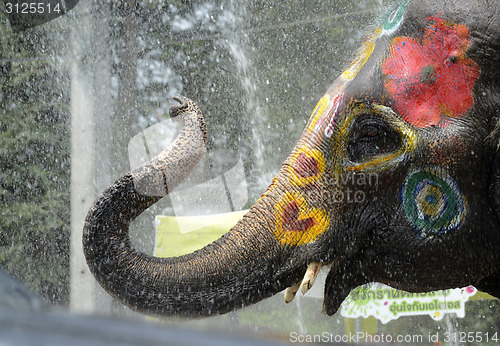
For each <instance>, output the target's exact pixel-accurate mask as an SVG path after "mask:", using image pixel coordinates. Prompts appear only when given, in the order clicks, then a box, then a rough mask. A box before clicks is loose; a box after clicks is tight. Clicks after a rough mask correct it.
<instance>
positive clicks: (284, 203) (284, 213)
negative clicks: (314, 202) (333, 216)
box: [274, 192, 330, 246]
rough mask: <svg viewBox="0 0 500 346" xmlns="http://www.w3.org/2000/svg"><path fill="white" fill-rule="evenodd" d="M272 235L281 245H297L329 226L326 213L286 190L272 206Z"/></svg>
mask: <svg viewBox="0 0 500 346" xmlns="http://www.w3.org/2000/svg"><path fill="white" fill-rule="evenodd" d="M274 216H275V218H276V220H277V221H276V228H275V231H274V235H275V237H276V239H278V240H279V242H280V243H281V244H283V245H289V246H297V245H303V244H307V243H310V242H312V241H314V240H316V239H317V238H318V237H319V236H320V235H321V234H323V233H324V232H325V231H326V230H327V229H328V228H329V226H330V218H329V215H328V213H327V212H326V211H325V210H323V209H320V208H314V207H309V206H308V204H307V201H306V200H305V199H304V197H302V196H301V195H300V194H298V193H291V192H287V193H286V194H285V195H284V196H283V198H282V199H281V201H280V202H279V203H278V204H277V205H276V206H275V207H274Z"/></svg>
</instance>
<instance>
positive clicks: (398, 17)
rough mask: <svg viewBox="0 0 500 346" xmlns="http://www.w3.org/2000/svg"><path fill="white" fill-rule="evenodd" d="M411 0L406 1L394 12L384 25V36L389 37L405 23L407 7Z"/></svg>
mask: <svg viewBox="0 0 500 346" xmlns="http://www.w3.org/2000/svg"><path fill="white" fill-rule="evenodd" d="M408 2H409V0H404V1H403V2H402V3H401V4H400V5H399V7H398V8H396V9H395V10H394V11H392V12H391V13H390V14H389V15H388V16H387V18H386V20H385V22H384V24H383V25H382V30H383V32H382V34H385V35H389V34H392V33H393V32H394V31H396V29H397V28H398V26H399V25H400V24H401V23H402V22H403V17H404V14H405V12H406V5H407V4H408Z"/></svg>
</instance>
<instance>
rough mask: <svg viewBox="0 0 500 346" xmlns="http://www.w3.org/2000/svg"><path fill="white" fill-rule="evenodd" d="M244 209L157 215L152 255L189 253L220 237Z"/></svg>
mask: <svg viewBox="0 0 500 346" xmlns="http://www.w3.org/2000/svg"><path fill="white" fill-rule="evenodd" d="M246 212H247V210H243V211H238V212H233V213H224V214H216V215H202V216H177V217H176V216H161V215H159V216H156V223H155V224H156V245H155V256H157V257H173V256H180V255H184V254H186V253H191V252H193V251H195V250H198V249H201V248H202V247H204V246H205V245H207V244H210V243H211V242H213V241H214V240H216V239H218V238H220V237H221V236H222V235H223V234H224V233H226V232H227V231H228V230H229V229H230V228H231V227H233V226H234V225H235V224H236V223H237V222H238V221H239V220H240V219H241V218H242V217H243V215H245V213H246Z"/></svg>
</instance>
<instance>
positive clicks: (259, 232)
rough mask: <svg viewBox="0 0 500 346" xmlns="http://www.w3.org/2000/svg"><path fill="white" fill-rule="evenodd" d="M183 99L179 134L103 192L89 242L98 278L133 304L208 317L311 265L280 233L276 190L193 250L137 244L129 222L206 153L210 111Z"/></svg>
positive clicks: (271, 289) (283, 283)
mask: <svg viewBox="0 0 500 346" xmlns="http://www.w3.org/2000/svg"><path fill="white" fill-rule="evenodd" d="M182 102H183V103H182V104H181V105H180V106H177V107H178V108H176V109H174V113H185V114H184V117H183V118H184V119H183V120H182V121H184V122H185V124H184V125H185V126H184V129H183V130H182V131H181V133H180V134H179V136H178V137H177V139H176V141H175V142H174V143H173V144H172V145H171V146H169V148H167V149H166V150H165V151H164V152H162V154H160V155H159V156H158V157H156V158H155V159H153V161H151V162H149V163H147V164H146V165H144V166H142V167H141V168H139V169H138V170H136V171H133V172H131V173H128V174H127V175H125V176H124V177H122V178H120V179H119V180H118V181H116V182H115V183H114V184H113V185H112V186H111V187H110V188H108V189H107V190H106V191H104V192H103V194H102V195H101V196H100V197H99V199H98V200H97V201H96V202H95V204H94V206H93V207H92V208H91V210H90V211H89V214H88V215H87V219H86V222H85V226H84V234H83V247H84V253H85V257H86V260H87V263H88V265H89V268H90V270H91V272H92V273H93V275H94V276H95V278H96V279H97V281H98V282H99V283H100V284H101V285H102V286H103V287H104V288H105V289H106V291H108V293H110V294H111V295H112V296H114V297H115V298H117V299H118V300H120V301H121V302H123V303H124V304H125V305H127V306H129V307H131V308H132V309H134V310H139V311H143V312H150V313H155V314H166V315H182V316H207V315H213V314H220V313H225V312H228V311H230V310H233V309H236V308H240V307H242V306H245V305H249V304H252V303H255V302H257V301H259V300H262V299H264V298H266V297H269V296H271V295H273V294H275V293H277V292H279V291H281V290H283V289H284V288H286V287H288V286H290V285H291V284H293V283H295V281H297V279H298V278H299V277H300V274H301V273H302V274H303V271H304V268H303V267H302V266H300V265H299V264H298V263H293V265H292V262H291V261H290V260H289V257H288V256H287V254H288V251H289V250H290V249H288V248H287V247H286V246H283V245H281V244H280V243H279V242H277V241H276V239H275V238H274V235H273V232H272V227H273V224H274V220H273V215H272V214H273V213H272V208H273V205H274V204H275V201H274V199H275V197H273V196H274V195H275V194H267V195H265V196H263V197H262V198H261V199H260V200H259V201H258V202H257V204H256V205H254V206H253V207H252V208H251V209H250V211H249V212H248V213H247V214H246V215H245V216H244V217H243V219H242V220H240V222H238V224H237V225H235V226H234V227H233V228H232V229H231V230H230V231H229V232H228V233H227V234H225V235H224V236H222V237H221V238H220V239H218V240H217V241H215V242H214V243H212V244H209V245H207V246H206V247H204V248H203V249H200V250H197V251H195V252H193V253H191V254H187V255H184V256H180V257H174V258H158V257H153V256H149V255H146V254H144V253H141V252H138V251H137V250H135V249H134V247H133V246H132V244H131V242H130V239H129V236H128V228H129V224H130V222H132V220H133V219H134V218H135V217H137V216H138V215H139V214H141V213H142V212H143V211H144V210H146V209H147V208H148V207H150V206H151V205H152V204H154V203H156V202H157V201H158V200H159V199H160V198H161V197H159V196H152V195H151V194H150V193H151V192H154V191H157V190H158V189H157V188H158V185H160V184H159V183H158V182H161V183H162V184H163V187H164V193H168V189H170V190H171V187H172V186H175V184H178V183H180V181H182V178H183V177H184V176H186V175H187V174H188V173H189V170H191V169H193V168H194V166H196V163H197V160H199V158H200V157H201V154H200V152H202V151H200V150H198V149H199V148H198V146H199V143H198V144H196V141H197V140H198V141H199V140H200V139H201V140H202V141H206V134H205V130H204V129H205V124H204V121H203V118H202V117H201V113H199V110H198V109H197V108H196V106H195V105H194V104H193V103H190V101H189V100H187V99H186V100H182ZM186 105H187V106H186ZM171 113H172V111H171ZM173 115H177V114H173ZM200 128H201V131H199V130H200ZM196 132H197V133H199V134H201V135H202V136H201V137H199V136H198V137H196V136H197V135H196ZM193 143H194V144H193ZM203 148H204V147H203ZM187 154H190V155H191V158H190V159H189V160H186V159H185V157H186V155H187ZM193 161H194V162H195V163H194V165H193ZM179 172H183V173H184V174H180V173H179ZM155 186H156V187H155ZM165 187H167V188H165ZM148 189H149V190H148ZM151 189H153V190H151ZM263 213H264V214H263Z"/></svg>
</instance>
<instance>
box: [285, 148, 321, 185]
mask: <svg viewBox="0 0 500 346" xmlns="http://www.w3.org/2000/svg"><path fill="white" fill-rule="evenodd" d="M291 161H292V172H293V174H292V182H293V183H294V184H295V185H297V186H299V185H305V184H312V183H314V182H316V181H317V180H318V179H319V177H320V176H321V175H322V174H323V172H324V171H325V158H324V156H323V154H322V153H321V152H320V151H319V150H317V149H311V148H309V147H308V146H305V145H304V146H302V147H300V148H299V149H298V150H297V152H295V153H294V154H293V155H292V159H291Z"/></svg>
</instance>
